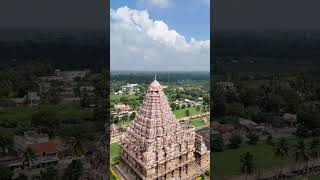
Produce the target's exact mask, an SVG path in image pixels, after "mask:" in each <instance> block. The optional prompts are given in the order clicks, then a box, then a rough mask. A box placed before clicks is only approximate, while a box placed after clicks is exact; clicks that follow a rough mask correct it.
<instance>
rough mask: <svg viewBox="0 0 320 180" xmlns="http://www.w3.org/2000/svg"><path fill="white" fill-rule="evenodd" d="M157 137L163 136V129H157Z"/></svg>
mask: <svg viewBox="0 0 320 180" xmlns="http://www.w3.org/2000/svg"><path fill="white" fill-rule="evenodd" d="M157 136H163V128H162V127H157Z"/></svg>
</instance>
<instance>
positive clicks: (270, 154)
mask: <svg viewBox="0 0 320 180" xmlns="http://www.w3.org/2000/svg"><path fill="white" fill-rule="evenodd" d="M288 142H289V144H290V150H291V154H292V151H293V145H294V143H296V142H297V139H291V140H289V141H288ZM305 142H306V144H307V143H308V142H310V139H307V140H306V141H305ZM307 146H308V144H307ZM245 152H250V153H252V154H253V156H254V158H255V166H256V168H257V169H271V168H272V167H273V166H275V165H282V164H287V163H288V162H290V160H289V159H284V160H281V159H280V158H278V157H276V156H275V155H274V149H273V147H272V146H270V145H266V144H258V145H255V146H248V145H244V146H242V147H240V148H239V149H227V150H225V151H223V152H214V153H213V159H214V160H213V164H215V166H213V170H214V173H213V174H215V175H216V176H217V177H218V178H219V177H220V178H221V177H224V176H231V175H240V174H241V171H240V155H241V154H242V153H245ZM290 159H293V158H292V157H291V158H290Z"/></svg>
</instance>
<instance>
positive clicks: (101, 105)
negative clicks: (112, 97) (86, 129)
mask: <svg viewBox="0 0 320 180" xmlns="http://www.w3.org/2000/svg"><path fill="white" fill-rule="evenodd" d="M93 117H94V119H95V120H96V121H100V122H106V121H107V119H108V118H109V108H108V106H107V101H106V100H104V99H102V98H101V99H99V100H98V102H97V106H96V107H95V108H94V110H93Z"/></svg>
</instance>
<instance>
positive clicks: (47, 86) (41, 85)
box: [39, 82, 51, 94]
mask: <svg viewBox="0 0 320 180" xmlns="http://www.w3.org/2000/svg"><path fill="white" fill-rule="evenodd" d="M50 87H51V84H50V83H46V82H41V83H39V92H40V94H45V93H47V92H48V91H49V89H50Z"/></svg>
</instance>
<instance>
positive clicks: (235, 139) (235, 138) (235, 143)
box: [229, 134, 242, 149]
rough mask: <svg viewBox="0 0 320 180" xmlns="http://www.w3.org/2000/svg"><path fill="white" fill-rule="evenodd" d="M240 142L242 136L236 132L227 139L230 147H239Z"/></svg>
mask: <svg viewBox="0 0 320 180" xmlns="http://www.w3.org/2000/svg"><path fill="white" fill-rule="evenodd" d="M241 144H242V137H241V136H240V135H238V134H233V135H232V136H231V138H230V139H229V147H230V148H231V149H236V148H239V147H240V145H241Z"/></svg>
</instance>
